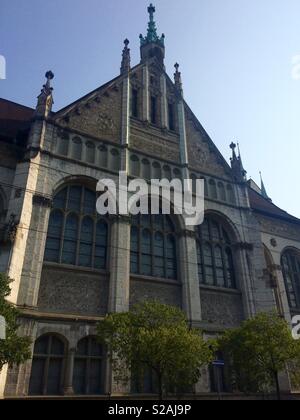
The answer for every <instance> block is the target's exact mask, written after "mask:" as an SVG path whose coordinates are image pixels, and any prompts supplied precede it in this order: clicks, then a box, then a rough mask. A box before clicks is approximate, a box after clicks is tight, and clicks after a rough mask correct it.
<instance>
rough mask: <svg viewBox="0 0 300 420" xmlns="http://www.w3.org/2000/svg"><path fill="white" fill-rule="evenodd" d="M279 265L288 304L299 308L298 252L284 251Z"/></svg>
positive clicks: (299, 268) (299, 264) (299, 258)
mask: <svg viewBox="0 0 300 420" xmlns="http://www.w3.org/2000/svg"><path fill="white" fill-rule="evenodd" d="M281 266H282V271H283V277H284V281H285V287H286V293H287V296H288V300H289V305H290V307H291V308H293V309H295V308H300V252H299V253H297V251H293V250H288V251H286V252H284V254H283V255H282V258H281Z"/></svg>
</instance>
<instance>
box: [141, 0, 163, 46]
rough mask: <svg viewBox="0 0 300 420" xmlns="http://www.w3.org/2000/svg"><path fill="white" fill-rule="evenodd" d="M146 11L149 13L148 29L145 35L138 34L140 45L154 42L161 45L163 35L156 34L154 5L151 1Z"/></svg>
mask: <svg viewBox="0 0 300 420" xmlns="http://www.w3.org/2000/svg"><path fill="white" fill-rule="evenodd" d="M148 13H149V22H148V31H147V36H146V37H143V35H142V34H141V35H140V40H141V46H143V45H145V44H151V43H156V44H159V45H161V46H164V45H165V35H164V34H162V36H161V37H159V36H158V35H157V29H156V23H155V21H154V13H155V7H154V6H153V4H152V3H151V4H150V6H149V7H148Z"/></svg>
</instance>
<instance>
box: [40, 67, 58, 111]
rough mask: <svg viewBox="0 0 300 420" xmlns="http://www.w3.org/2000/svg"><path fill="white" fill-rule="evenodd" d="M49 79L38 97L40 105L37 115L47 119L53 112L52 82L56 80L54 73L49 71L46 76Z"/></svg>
mask: <svg viewBox="0 0 300 420" xmlns="http://www.w3.org/2000/svg"><path fill="white" fill-rule="evenodd" d="M45 77H46V79H47V81H46V84H44V85H43V89H42V90H41V93H40V94H39V96H38V103H37V107H36V115H39V116H44V117H47V116H48V115H49V113H50V112H51V109H52V105H53V103H54V102H53V95H52V92H53V87H51V80H53V79H54V74H53V73H52V71H47V73H46V74H45Z"/></svg>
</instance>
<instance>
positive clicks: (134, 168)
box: [130, 155, 140, 176]
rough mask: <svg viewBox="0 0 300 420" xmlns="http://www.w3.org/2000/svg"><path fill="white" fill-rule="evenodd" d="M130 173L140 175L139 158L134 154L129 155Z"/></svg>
mask: <svg viewBox="0 0 300 420" xmlns="http://www.w3.org/2000/svg"><path fill="white" fill-rule="evenodd" d="M130 174H131V175H133V176H140V160H139V158H138V157H137V156H136V155H132V156H131V157H130Z"/></svg>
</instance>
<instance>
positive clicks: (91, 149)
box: [85, 141, 96, 163]
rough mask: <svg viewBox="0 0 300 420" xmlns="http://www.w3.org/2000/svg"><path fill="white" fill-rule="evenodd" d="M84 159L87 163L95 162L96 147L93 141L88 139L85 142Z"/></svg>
mask: <svg viewBox="0 0 300 420" xmlns="http://www.w3.org/2000/svg"><path fill="white" fill-rule="evenodd" d="M85 146H86V161H87V163H95V150H96V147H95V145H94V143H93V142H91V141H88V142H87V143H86V145H85Z"/></svg>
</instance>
